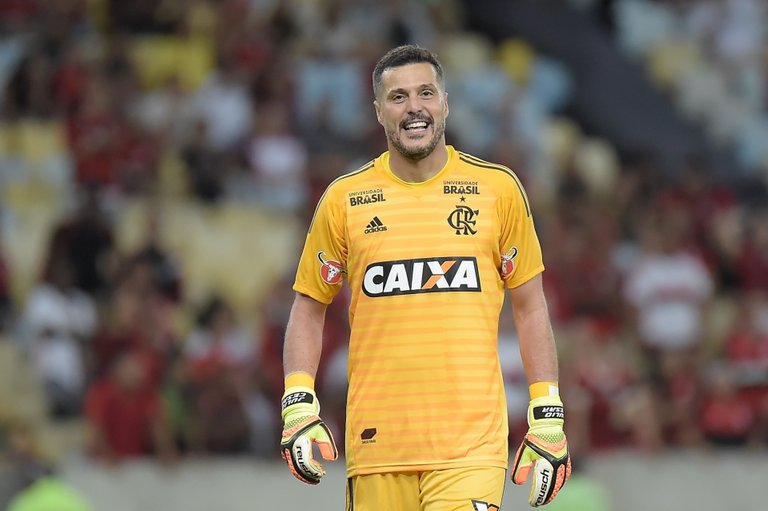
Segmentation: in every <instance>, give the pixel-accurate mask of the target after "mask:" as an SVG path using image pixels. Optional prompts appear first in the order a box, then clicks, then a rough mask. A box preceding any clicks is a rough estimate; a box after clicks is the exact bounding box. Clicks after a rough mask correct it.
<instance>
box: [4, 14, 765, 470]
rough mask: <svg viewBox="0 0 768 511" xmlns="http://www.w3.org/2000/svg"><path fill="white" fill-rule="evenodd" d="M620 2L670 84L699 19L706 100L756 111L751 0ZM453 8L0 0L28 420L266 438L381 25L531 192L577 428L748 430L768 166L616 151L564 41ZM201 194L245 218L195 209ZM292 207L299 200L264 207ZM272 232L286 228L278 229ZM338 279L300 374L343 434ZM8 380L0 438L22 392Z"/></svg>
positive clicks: (471, 142)
mask: <svg viewBox="0 0 768 511" xmlns="http://www.w3.org/2000/svg"><path fill="white" fill-rule="evenodd" d="M565 3H569V4H574V5H578V7H579V8H586V7H588V6H590V5H592V4H598V3H600V4H602V2H587V1H576V0H573V1H572V2H565V1H564V4H565ZM612 3H613V4H615V9H614V11H612V12H615V13H616V17H615V18H614V25H615V28H614V30H615V32H614V33H615V38H616V42H617V44H622V45H624V46H626V47H627V50H626V51H627V58H648V59H649V62H650V63H655V64H654V65H651V64H650V63H649V79H651V80H657V79H659V76H661V77H662V78H663V79H662V80H661V81H660V82H659V83H660V84H666V85H667V86H669V87H670V89H669V91H670V94H672V89H674V90H676V91H678V92H679V95H678V96H679V98H681V100H688V101H689V103H688V107H690V106H691V103H690V101H692V97H691V94H692V93H691V92H690V90H688V89H686V87H687V86H689V85H690V86H702V84H701V80H698V79H691V80H693V81H692V82H690V83H689V82H688V81H687V79H685V77H684V76H683V75H682V74H679V75H678V76H676V77H674V79H673V78H672V77H671V76H668V75H664V74H663V73H661V74H659V72H660V71H659V69H661V67H660V66H661V64H660V63H659V61H660V60H664V58H672V57H670V56H669V55H668V54H665V53H664V52H672V51H673V49H671V48H672V46H671V45H677V44H683V43H685V44H686V45H692V46H691V47H692V48H694V49H695V51H696V52H699V53H700V54H701V55H702V60H700V61H697V62H706V65H707V69H708V70H710V71H712V72H717V73H720V74H721V75H722V76H724V77H727V78H729V80H732V81H733V83H729V84H728V87H727V92H728V95H727V98H725V99H728V100H729V101H730V100H733V101H737V102H744V104H745V105H747V106H746V107H745V108H746V109H747V110H748V111H749V113H750V119H751V121H750V122H752V121H754V122H758V123H759V122H762V123H764V122H765V121H764V119H763V118H762V117H760V116H764V115H765V112H766V102H765V101H766V91H765V89H764V86H763V81H764V79H765V75H766V72H767V71H768V66H766V64H765V62H766V56H768V44H766V39H765V34H764V33H763V32H764V30H765V29H764V27H765V26H766V23H765V18H766V13H765V12H764V11H765V9H764V7H763V5H762V3H761V2H759V1H757V0H755V1H752V0H712V1H707V0H702V1H700V2H696V1H682V0H680V1H672V0H670V1H666V2H662V1H656V2H652V1H641V0H628V1H625V2H620V1H617V2H612ZM467 8H470V7H469V6H468V5H465V4H462V3H461V2H459V1H457V0H397V1H394V0H393V1H390V2H378V1H373V0H357V1H353V0H313V1H304V0H216V1H214V0H161V1H157V0H133V1H131V2H120V1H116V0H112V1H110V0H91V1H86V0H55V1H45V2H42V1H39V0H1V1H0V33H2V39H0V109H1V110H0V111H1V112H2V123H1V124H2V125H1V126H0V193H2V197H3V198H2V203H1V204H2V206H1V207H0V235H2V236H1V237H0V330H2V331H3V332H4V333H3V339H4V340H3V341H2V344H4V346H3V351H2V354H0V358H4V359H5V360H0V362H2V364H3V366H8V365H14V364H17V362H18V364H19V365H20V366H22V367H28V368H29V371H30V372H31V373H32V374H33V375H34V378H35V381H36V382H37V383H38V385H39V389H40V392H41V396H42V401H43V404H44V414H43V415H44V417H43V418H38V419H39V420H41V421H46V422H51V423H53V424H57V423H59V424H60V423H68V422H71V421H76V422H77V423H78V424H82V425H83V428H82V429H83V431H84V443H83V444H82V445H81V446H79V447H82V450H83V452H85V453H87V455H89V456H92V457H94V458H95V459H100V460H105V461H108V462H111V463H115V462H118V461H119V460H121V459H125V458H130V457H136V456H150V455H151V456H156V457H157V459H158V460H159V461H161V462H163V463H173V462H174V461H175V460H178V459H180V458H182V457H184V456H204V455H243V454H255V455H258V456H264V457H268V458H274V457H276V456H277V449H276V445H277V440H276V439H277V438H278V435H279V429H280V420H279V410H278V406H277V403H278V402H279V397H280V394H281V392H282V368H281V350H282V337H283V334H284V330H285V325H286V321H287V316H288V312H289V310H290V306H291V302H292V299H293V292H292V291H291V284H292V272H293V270H294V268H295V262H296V260H297V258H298V256H299V254H298V250H299V247H300V243H301V241H302V240H303V234H304V230H305V226H306V225H307V222H308V219H309V218H310V217H311V214H312V212H313V210H314V205H315V203H316V201H317V199H318V198H319V196H320V194H321V193H322V191H323V190H324V188H325V186H326V185H327V184H328V183H329V182H330V181H331V180H332V179H334V178H335V177H336V176H338V175H339V174H341V173H343V172H345V171H348V170H352V169H354V168H356V167H357V166H359V165H360V164H362V163H364V162H366V161H368V160H370V159H371V158H372V157H374V156H376V155H378V154H379V153H380V152H381V151H383V150H384V149H385V147H386V144H385V138H384V136H383V133H382V131H381V128H380V126H378V124H377V123H376V120H375V116H374V114H373V107H372V97H371V92H370V72H371V70H372V67H373V65H374V64H375V62H376V60H377V59H378V58H379V56H380V55H381V54H383V53H384V52H385V51H386V50H387V49H388V48H390V47H392V46H394V45H397V44H401V43H405V42H414V43H419V44H422V45H424V46H426V47H428V48H431V49H433V50H435V51H436V52H437V53H438V54H439V56H440V57H441V59H442V61H443V63H444V65H445V67H446V72H447V89H448V91H449V94H450V105H451V116H450V120H449V122H448V130H447V138H448V142H449V143H451V144H454V145H456V146H457V147H458V148H460V149H461V150H463V151H467V152H470V153H474V154H476V155H478V156H481V157H483V158H486V159H489V160H492V161H495V162H499V163H502V164H504V165H507V166H508V167H510V168H512V169H513V170H515V172H516V173H517V174H518V176H519V177H520V178H521V180H522V181H523V182H524V183H525V185H526V188H527V190H528V192H529V195H530V196H531V203H532V205H533V207H534V214H535V218H536V222H537V228H538V232H539V235H540V238H541V241H542V245H543V251H544V257H545V263H546V266H547V271H546V272H545V274H544V279H545V286H546V292H547V296H548V298H549V300H550V308H551V314H552V317H553V323H554V327H555V330H556V336H557V339H558V344H559V347H560V349H561V352H562V353H561V355H562V356H561V374H562V377H561V378H562V382H561V387H562V389H563V394H564V400H565V402H566V404H567V409H568V421H566V422H567V428H569V430H568V434H569V438H570V439H571V442H572V445H573V449H574V451H575V452H576V454H577V455H586V454H588V453H590V452H596V451H598V450H602V449H614V448H634V449H642V450H645V451H648V452H654V451H657V450H659V449H660V448H662V447H665V446H677V447H686V448H694V447H696V448H707V447H713V446H719V447H723V446H739V447H742V448H746V447H747V446H749V447H750V448H756V447H762V448H765V447H768V201H766V191H765V188H764V187H762V188H761V187H760V186H757V187H756V188H755V187H752V189H750V190H749V192H750V193H749V194H744V193H743V190H742V191H740V188H739V187H738V186H735V185H734V183H736V182H738V177H739V176H737V175H734V176H732V177H733V181H728V182H726V181H723V180H722V179H714V177H713V176H715V175H718V176H721V175H723V173H722V172H717V173H716V172H714V171H715V170H721V169H712V168H710V167H709V166H708V163H707V162H706V161H705V160H704V159H702V158H699V157H698V156H697V155H690V158H689V159H688V160H687V161H686V162H685V163H684V164H683V165H681V166H680V168H676V169H672V171H671V172H670V171H668V170H666V169H662V167H661V165H659V163H658V162H657V161H656V159H655V157H654V154H653V152H651V151H648V152H638V153H634V154H619V153H618V152H617V151H616V150H614V149H613V147H612V146H611V143H610V140H603V139H598V138H595V137H592V136H590V135H589V134H588V133H584V132H582V131H581V129H580V128H579V125H578V122H577V121H578V120H575V119H571V118H569V117H567V116H566V115H565V114H564V112H565V111H566V107H567V104H568V98H569V94H570V93H571V91H572V88H573V87H574V84H573V82H572V79H571V76H570V74H569V71H568V69H567V68H566V67H565V66H563V65H562V64H560V63H559V62H558V61H557V60H555V59H552V58H550V57H548V56H545V55H543V54H539V53H537V51H536V49H535V48H533V47H532V46H531V45H529V44H528V43H526V42H525V41H523V40H519V39H509V40H506V41H501V42H495V43H492V42H491V41H490V40H488V39H487V38H485V37H484V36H482V35H481V34H478V33H473V32H470V31H468V30H467V29H466V28H465V27H464V26H463V14H462V13H463V10H464V9H467ZM718 9H724V10H725V11H723V12H727V13H728V15H727V16H725V15H718V14H717V13H718V12H720V11H719V10H718ZM630 11H631V14H627V13H629V12H630ZM657 12H665V13H667V15H669V16H673V15H674V16H678V17H680V16H682V18H681V19H685V20H688V21H689V22H690V23H692V24H693V25H694V26H695V27H698V28H697V30H698V31H694V32H691V33H690V34H694V35H695V36H696V37H694V36H693V35H690V36H689V35H688V34H689V33H687V32H686V33H684V32H681V31H679V30H674V29H673V30H670V31H667V32H666V36H668V37H663V36H662V35H661V34H659V32H658V31H657V32H653V33H654V34H657V35H658V38H657V39H654V40H653V41H651V40H650V39H649V37H650V36H649V35H648V34H649V33H650V32H647V31H641V32H634V30H635V29H636V28H637V27H636V26H635V25H634V24H633V23H634V22H633V23H630V22H625V21H626V20H625V18H626V16H629V17H630V18H631V19H635V18H632V16H635V17H637V16H641V15H645V16H646V17H647V18H648V19H652V17H651V15H652V14H653V13H657ZM638 13H639V14H638ZM758 15H759V16H760V18H757V16H758ZM739 16H742V17H744V16H746V17H747V18H751V19H750V20H749V21H750V23H751V24H750V25H749V26H750V27H751V29H750V30H751V31H750V32H749V34H748V35H749V37H747V39H749V41H741V44H742V46H739V45H738V44H737V43H738V42H739V41H736V42H734V41H731V42H730V43H728V40H729V39H728V37H734V38H736V39H738V37H736V36H737V35H739V37H742V38H744V37H746V35H744V34H741V33H740V32H739V33H738V34H735V35H734V34H731V36H729V35H728V34H729V33H730V32H729V30H730V25H729V23H736V22H737V21H738V20H737V19H735V18H738V19H741V18H739ZM596 18H597V17H596ZM630 18H626V19H630ZM758 19H759V20H761V21H760V22H759V23H758ZM622 20H624V21H622ZM696 20H698V21H696ZM694 21H696V22H695V23H694ZM755 24H757V25H759V27H758V26H755ZM598 26H599V24H597V23H596V29H599V28H597V27H598ZM675 26H676V25H675ZM638 30H639V29H638ZM640 36H643V37H644V38H645V39H643V40H642V41H639V39H641V37H640ZM673 36H674V37H673ZM651 42H653V43H654V44H651ZM630 43H631V44H630ZM641 43H642V44H641ZM747 43H749V45H748V46H749V47H748V49H745V45H747ZM734 45H735V46H736V47H737V48H736V49H738V48H741V50H740V51H741V53H739V52H738V51H736V49H734ZM674 47H675V48H677V46H674ZM729 48H730V50H729V51H726V50H728V49H729ZM742 50H743V51H742ZM734 52H735V53H734ZM747 53H748V54H749V56H750V57H749V58H747V57H746V56H745V55H746V54H747ZM661 55H667V56H666V57H664V58H662V56H661ZM705 57H706V59H705ZM654 59H655V60H654ZM702 65H703V64H702ZM670 69H671V70H674V71H679V70H680V65H679V64H678V63H677V61H675V63H674V64H670ZM689 69H693V67H691V68H689ZM654 70H655V71H656V72H655V74H654ZM758 75H759V76H758ZM758 77H759V78H760V79H758ZM686 84H688V85H686ZM729 104H731V103H729ZM698 106H699V107H701V108H704V106H707V107H708V108H713V109H714V108H715V106H716V105H715V104H714V103H713V102H712V101H704V100H702V103H701V104H698ZM684 107H685V105H683V108H684ZM689 111H690V109H689ZM697 112H698V114H699V115H698V117H696V118H697V119H698V120H699V121H701V122H705V121H706V122H710V121H711V122H712V123H713V124H712V126H714V128H713V130H714V131H713V132H712V134H713V137H714V138H713V143H718V142H719V139H717V136H719V135H723V136H725V131H727V132H728V136H729V137H733V138H732V139H731V140H732V141H733V140H736V141H743V145H738V146H737V147H740V148H741V152H740V154H741V155H742V157H743V158H752V160H748V161H749V162H751V163H752V164H753V165H751V167H754V168H755V169H758V171H759V169H760V168H761V165H765V161H768V160H764V159H762V158H763V156H762V154H761V153H760V151H764V150H765V149H764V148H765V147H768V144H764V143H760V142H759V141H758V142H755V140H756V139H753V138H749V137H752V136H754V137H757V134H756V133H753V132H752V130H751V128H748V124H744V125H741V127H742V128H744V129H746V131H748V132H749V136H747V137H746V138H744V134H743V133H742V132H738V130H736V131H734V130H732V129H731V128H732V126H731V127H730V128H728V130H726V128H725V127H723V126H720V125H719V124H718V122H717V121H720V120H723V122H725V121H724V116H723V115H721V113H718V112H715V111H712V112H710V111H708V112H707V113H706V115H705V113H704V112H703V110H701V111H699V110H697ZM745 122H746V121H745ZM718 130H720V131H718ZM747 138H749V140H746V139H747ZM754 144H757V145H754ZM136 210H138V211H140V212H141V215H140V217H138V218H140V219H141V220H136V218H137V217H136V215H134V214H133V213H132V212H135V211H136ZM233 211H236V212H239V213H238V215H239V214H241V213H242V215H245V216H242V217H241V216H237V215H236V214H235V213H232V212H233ZM224 212H227V213H226V214H225V213H224ZM209 217H215V218H221V217H226V219H229V220H226V222H234V223H235V224H237V225H238V226H239V227H238V228H236V229H235V228H232V229H230V228H229V227H231V225H230V223H226V225H227V229H224V230H222V231H220V232H206V230H205V229H202V228H200V225H207V224H204V223H203V219H205V218H209ZM232 218H234V219H235V220H232ZM243 218H244V219H245V220H242V219H243ZM285 219H292V221H293V222H294V224H286V225H289V226H290V225H297V226H299V227H298V228H297V229H295V230H291V229H290V227H286V228H278V227H275V226H277V225H283V224H278V222H281V221H284V220H285ZM172 221H173V222H175V223H174V224H173V226H169V222H172ZM221 221H222V222H225V220H221ZM185 222H186V223H185ZM217 225H219V224H217ZM222 225H224V224H222ZM174 226H175V227H174ZM179 226H182V228H179ZM194 226H196V227H195V229H197V230H194V231H189V232H194V236H193V235H192V234H185V232H187V231H186V229H187V228H189V229H192V228H193V227H194ZM181 231H184V232H181ZM33 232H35V233H38V234H36V235H34V236H33V235H32V234H31V233H33ZM126 233H129V234H130V233H133V234H130V235H129V234H126ZM185 236H187V238H185ZM277 236H284V237H285V238H286V240H287V241H286V243H287V245H286V246H287V247H292V248H291V249H290V250H292V251H293V253H286V251H285V250H273V251H270V248H269V247H270V246H272V245H274V243H276V242H275V239H277V238H276V237H277ZM237 237H241V238H247V239H249V240H252V241H253V245H248V246H249V247H251V246H252V247H253V250H252V252H249V250H250V249H249V250H241V248H240V247H241V246H242V245H240V244H239V241H238V239H237ZM128 238H130V239H131V240H132V242H130V243H129V242H127V241H126V239H128ZM188 238H195V239H194V240H192V239H188ZM180 239H186V241H185V243H181V242H180V241H179V240H180ZM281 239H282V238H281ZM193 241H194V242H196V244H193ZM200 252H205V257H208V258H209V259H212V260H217V258H219V259H218V260H219V263H218V264H215V271H214V273H216V274H217V275H218V274H219V273H221V274H222V275H224V276H222V282H224V281H226V282H227V284H226V285H224V284H222V283H221V282H218V284H221V285H216V284H217V283H216V282H213V283H212V282H211V281H210V280H206V279H207V278H210V275H211V271H207V270H206V267H205V266H201V265H200V264H196V261H199V258H200V257H203V256H201V254H200ZM232 252H238V254H237V257H238V259H236V261H237V262H238V263H237V264H231V263H230V261H232V260H233V259H231V253H232ZM224 254H227V255H226V256H225V255H224ZM209 268H210V266H209ZM254 272H261V273H258V275H259V277H258V278H256V279H254V278H251V277H250V276H251V275H252V274H254ZM30 274H31V275H33V277H31V278H24V275H30ZM254 281H258V286H257V287H253V286H251V283H252V282H254ZM347 303H348V291H344V292H342V293H341V294H340V295H339V297H338V298H337V299H336V301H335V302H334V304H333V305H332V306H331V308H330V309H329V316H328V320H327V322H326V327H325V341H324V351H323V359H322V363H321V367H320V372H319V375H318V382H317V383H318V390H319V394H320V396H321V400H322V402H323V406H324V408H323V410H324V415H326V414H327V417H326V419H327V420H328V421H329V422H330V423H331V426H332V427H333V428H335V429H336V432H337V436H338V437H343V435H342V434H341V431H342V428H343V424H344V399H345V386H346V341H347V330H348V325H347V316H346V306H347ZM511 318H512V315H511V313H509V311H507V310H505V312H504V314H503V316H502V323H501V328H500V351H501V359H502V360H501V362H502V368H503V371H504V374H505V378H506V380H507V393H508V401H509V409H510V424H511V426H512V428H511V429H512V432H511V435H512V436H513V438H514V439H516V438H518V436H519V435H520V434H521V432H524V430H525V427H526V426H525V409H526V406H527V402H528V396H527V384H526V382H525V381H524V374H523V372H522V368H521V366H520V361H519V355H518V353H517V347H516V346H517V341H516V338H515V334H514V329H513V325H512V324H511ZM9 394H11V395H8V396H5V395H4V396H3V397H2V400H0V422H2V424H3V427H2V431H1V432H0V436H2V438H3V440H4V441H7V440H6V439H7V438H10V437H11V436H12V434H13V431H14V428H15V427H16V426H13V425H15V424H19V422H18V419H19V418H18V417H16V415H18V412H19V409H20V408H19V406H20V405H19V402H20V399H21V400H23V399H26V398H25V397H20V396H22V395H21V394H18V395H13V391H10V392H9ZM22 419H27V417H22ZM515 442H516V440H515ZM513 443H514V442H513Z"/></svg>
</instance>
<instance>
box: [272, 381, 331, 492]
mask: <svg viewBox="0 0 768 511" xmlns="http://www.w3.org/2000/svg"><path fill="white" fill-rule="evenodd" d="M281 406H282V414H281V415H282V416H283V436H282V439H281V441H280V454H281V456H282V457H283V459H284V460H285V461H286V463H288V468H290V469H291V472H292V473H293V475H294V476H296V478H297V479H299V480H300V481H303V482H305V483H307V484H317V483H319V482H320V478H321V477H323V476H324V475H325V470H323V466H322V465H321V464H320V462H318V461H316V460H315V459H314V457H313V454H312V444H313V443H316V444H317V446H318V448H319V449H320V454H321V455H322V456H323V459H326V460H335V459H336V458H338V456H339V452H338V450H337V449H336V444H335V443H334V441H333V435H332V434H331V430H330V429H328V426H326V425H325V423H324V422H323V421H322V420H321V419H320V417H319V415H318V414H319V413H320V403H319V402H318V401H317V396H315V393H314V392H313V391H312V389H311V388H309V387H289V388H287V389H286V390H285V393H284V394H283V400H282V403H281Z"/></svg>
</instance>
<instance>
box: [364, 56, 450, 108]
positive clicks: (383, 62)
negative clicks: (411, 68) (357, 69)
mask: <svg viewBox="0 0 768 511" xmlns="http://www.w3.org/2000/svg"><path fill="white" fill-rule="evenodd" d="M422 62H426V63H427V64H432V67H434V68H435V73H436V74H437V82H438V84H439V85H440V87H442V88H445V79H444V77H443V76H444V75H443V65H442V64H440V60H438V58H437V55H435V54H434V53H432V52H431V51H429V50H427V49H426V48H422V47H421V46H418V45H415V44H405V45H403V46H398V47H396V48H392V49H391V50H389V51H388V52H387V53H385V54H384V56H383V57H381V58H380V59H379V61H378V62H377V63H376V67H375V68H374V69H373V95H374V96H375V97H379V92H381V75H382V74H384V71H386V70H387V69H390V68H393V67H400V66H405V65H408V64H419V63H422Z"/></svg>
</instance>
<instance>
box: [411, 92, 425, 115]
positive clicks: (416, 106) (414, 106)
mask: <svg viewBox="0 0 768 511" xmlns="http://www.w3.org/2000/svg"><path fill="white" fill-rule="evenodd" d="M407 106H408V112H411V113H416V112H421V111H422V110H423V105H422V104H421V100H420V99H419V96H417V95H413V96H408V105H407Z"/></svg>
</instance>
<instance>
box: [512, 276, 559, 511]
mask: <svg viewBox="0 0 768 511" xmlns="http://www.w3.org/2000/svg"><path fill="white" fill-rule="evenodd" d="M510 298H511V300H512V307H513V315H514V320H515V328H516V329H517V336H518V338H519V341H520V356H521V357H522V359H523V367H524V368H525V374H526V376H527V378H528V384H529V389H530V394H531V402H530V404H529V405H528V433H527V434H526V435H525V438H524V439H523V442H522V444H521V445H520V447H519V448H518V450H517V453H516V455H515V460H514V463H513V466H512V481H513V482H514V483H515V484H523V483H524V482H525V481H526V480H527V479H528V474H530V473H533V476H532V478H531V491H530V493H529V495H528V503H529V504H530V505H531V506H533V507H539V506H543V505H545V504H548V503H550V502H551V501H552V499H554V498H555V497H556V496H557V494H558V492H559V491H560V489H561V488H562V487H563V485H564V484H565V481H566V480H567V479H568V477H569V476H570V475H571V458H570V456H569V454H568V442H567V441H566V438H565V433H564V432H563V423H564V419H565V414H564V413H563V403H562V401H560V395H559V391H558V384H557V378H558V366H557V349H556V347H555V338H554V335H553V333H552V325H551V323H550V320H549V312H548V311H547V302H546V299H545V297H544V291H543V288H542V283H541V275H537V276H536V277H534V278H532V279H531V280H529V281H527V282H525V283H524V284H521V285H520V286H518V287H516V288H514V289H511V290H510Z"/></svg>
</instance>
